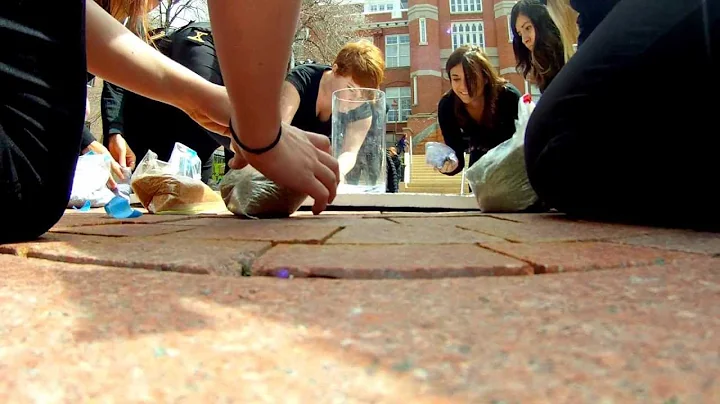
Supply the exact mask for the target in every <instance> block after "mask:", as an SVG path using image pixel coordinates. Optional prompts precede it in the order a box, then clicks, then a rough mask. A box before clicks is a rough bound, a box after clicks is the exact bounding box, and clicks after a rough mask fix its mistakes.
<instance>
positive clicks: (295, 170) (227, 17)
mask: <svg viewBox="0 0 720 404" xmlns="http://www.w3.org/2000/svg"><path fill="white" fill-rule="evenodd" d="M208 6H209V10H210V19H211V21H212V25H213V30H214V39H215V49H216V51H217V55H218V60H219V62H220V69H221V70H222V72H223V81H224V82H225V85H226V86H227V91H228V94H229V96H230V102H231V104H232V106H233V125H234V128H235V129H236V133H237V135H238V136H237V137H238V139H236V140H237V141H233V148H234V149H235V151H236V152H239V153H241V155H242V156H243V157H244V160H246V161H247V162H248V163H249V164H250V165H252V166H253V167H255V168H256V169H257V170H258V171H260V172H261V173H263V174H264V175H265V176H266V177H267V178H269V179H270V180H272V181H275V182H276V183H277V184H279V185H285V186H288V187H289V188H291V189H293V190H295V191H298V192H304V193H306V194H308V195H310V196H311V197H312V198H313V199H314V200H315V205H314V207H313V212H314V213H316V214H318V213H320V212H321V211H322V210H324V209H325V208H326V206H327V204H328V203H330V202H332V200H333V199H334V198H335V193H336V190H337V184H338V163H337V160H335V159H334V158H333V157H332V156H331V155H330V142H329V140H328V139H327V138H326V137H318V136H320V135H316V134H310V133H308V132H304V131H301V130H299V129H297V128H293V127H292V126H289V125H287V124H284V123H282V120H283V112H281V107H280V105H281V104H280V101H281V90H282V86H283V83H284V79H285V75H286V73H287V71H286V67H287V62H288V60H289V58H290V47H291V44H292V39H293V34H294V32H295V27H296V25H297V20H298V15H299V12H300V0H263V1H244V2H237V1H234V0H209V1H208ZM268 22H272V23H268ZM284 112H285V114H286V115H289V110H285V111H284ZM293 115H294V114H293ZM240 143H242V144H240ZM271 145H274V146H273V147H272V148H271V149H270V150H267V151H264V152H262V153H259V154H258V152H256V151H253V149H255V150H257V149H262V148H266V147H268V146H271Z"/></svg>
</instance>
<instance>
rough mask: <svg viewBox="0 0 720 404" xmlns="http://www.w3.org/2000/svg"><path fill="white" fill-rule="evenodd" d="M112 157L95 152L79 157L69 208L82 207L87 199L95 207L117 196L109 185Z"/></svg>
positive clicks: (103, 204)
mask: <svg viewBox="0 0 720 404" xmlns="http://www.w3.org/2000/svg"><path fill="white" fill-rule="evenodd" d="M111 158H112V157H110V156H109V155H107V154H95V153H93V152H90V153H87V154H84V155H82V156H80V157H78V161H77V165H76V166H75V177H74V179H73V186H72V190H71V191H70V200H69V201H68V208H71V207H76V208H79V207H82V206H83V205H84V204H85V202H86V201H89V202H90V206H91V207H93V208H97V207H102V206H105V204H106V203H108V202H109V201H110V200H111V199H112V198H113V197H114V196H115V194H113V192H112V191H110V189H108V187H107V182H108V180H109V179H110V162H111V161H110V159H111Z"/></svg>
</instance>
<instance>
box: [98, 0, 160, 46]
mask: <svg viewBox="0 0 720 404" xmlns="http://www.w3.org/2000/svg"><path fill="white" fill-rule="evenodd" d="M95 2H96V3H97V4H99V5H100V7H102V8H103V9H104V10H105V11H107V12H108V13H109V14H110V15H112V16H113V17H114V18H115V19H116V20H118V21H120V22H124V21H125V20H126V19H127V20H128V24H127V27H128V29H130V30H131V31H132V32H134V33H136V34H138V35H140V37H141V38H143V39H145V40H147V38H148V24H149V21H148V13H150V11H151V10H150V4H151V3H150V0H95ZM139 26H141V27H139ZM138 28H140V32H138Z"/></svg>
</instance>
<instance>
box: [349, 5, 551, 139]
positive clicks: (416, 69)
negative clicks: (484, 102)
mask: <svg viewBox="0 0 720 404" xmlns="http://www.w3.org/2000/svg"><path fill="white" fill-rule="evenodd" d="M515 3H516V1H514V0H365V1H364V13H365V16H366V23H365V25H364V26H363V27H362V36H363V37H364V38H366V39H368V40H371V41H373V43H375V45H377V46H378V47H379V48H380V49H381V50H382V51H383V53H384V54H385V63H386V71H385V81H384V82H383V83H382V89H383V90H385V92H386V94H387V100H388V103H389V104H390V109H391V111H390V113H389V114H388V117H387V121H388V126H387V131H388V133H398V134H402V133H403V132H404V133H408V134H409V135H410V136H413V137H414V138H415V139H417V140H418V141H415V142H414V143H415V146H416V147H418V146H419V145H420V143H421V142H420V141H419V140H423V141H428V140H438V139H440V138H441V137H440V132H439V130H438V129H437V124H436V122H437V103H438V101H439V100H440V97H442V95H443V94H444V93H445V92H446V91H448V90H449V89H450V81H449V79H448V77H447V74H446V72H445V69H444V66H445V62H446V61H447V59H448V57H449V56H450V54H451V53H452V52H453V50H454V49H456V48H457V47H458V46H461V45H464V44H468V43H471V44H474V45H479V46H481V47H483V48H484V49H485V52H486V53H487V55H488V56H489V57H490V60H491V61H492V63H493V65H494V66H495V68H496V69H497V70H498V71H499V72H500V74H501V75H502V76H503V77H505V78H506V79H508V80H509V81H510V82H512V83H513V84H514V85H515V86H516V87H517V88H518V89H519V90H520V91H521V92H526V91H531V92H533V93H537V91H536V90H535V89H534V88H533V89H531V88H530V87H529V86H528V85H527V84H526V82H525V81H524V80H523V78H522V77H521V76H520V75H519V74H517V72H516V71H515V57H514V55H513V50H512V43H511V31H510V24H509V19H510V10H511V9H512V7H513V5H514V4H515Z"/></svg>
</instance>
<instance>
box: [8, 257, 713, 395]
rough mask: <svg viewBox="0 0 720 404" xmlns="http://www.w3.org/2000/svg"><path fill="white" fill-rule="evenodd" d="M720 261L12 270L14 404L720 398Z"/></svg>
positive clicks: (17, 263) (28, 265) (17, 265)
mask: <svg viewBox="0 0 720 404" xmlns="http://www.w3.org/2000/svg"><path fill="white" fill-rule="evenodd" d="M719 262H720V260H712V259H709V258H704V259H702V260H700V259H699V260H693V261H692V262H683V263H682V265H680V264H679V263H676V264H668V265H664V266H656V267H647V268H629V269H627V270H623V271H619V272H617V273H613V272H612V271H597V272H589V273H573V274H560V275H556V276H537V277H497V278H475V279H443V280H415V281H392V280H390V281H388V280H382V281H372V280H368V281H363V282H347V281H326V280H300V279H295V280H291V281H285V280H278V279H269V278H260V277H256V278H248V279H242V280H239V279H232V278H218V277H208V276H193V275H183V274H168V273H157V272H151V271H127V270H120V269H110V268H104V267H97V266H89V265H83V266H78V265H71V264H61V263H52V262H49V261H39V260H24V259H19V258H15V257H0V278H2V279H3V282H2V283H0V308H1V309H0V310H2V315H0V340H2V341H3V347H4V348H5V349H4V350H3V365H4V366H5V368H6V369H13V370H14V371H12V372H6V373H5V374H4V377H2V378H0V401H2V402H29V401H36V399H37V397H40V396H43V397H48V396H49V395H52V397H53V398H54V399H55V400H57V401H63V402H85V401H103V402H116V401H117V402H137V401H146V402H147V401H156V402H177V401H186V402H218V401H220V402H309V403H315V402H318V403H320V402H335V401H338V402H383V403H384V402H387V403H398V402H412V403H425V402H432V403H444V402H448V403H459V402H472V403H492V402H494V403H501V402H504V403H665V404H668V403H718V402H720V384H718V383H717V375H718V374H720V362H718V361H717V335H718V334H719V333H720V293H718V292H720V270H719V269H718V268H720V265H718V263H719ZM159 302H162V304H159ZM38 358H42V360H39V359H38ZM238 383H243V388H241V389H238V388H236V386H237V384H238ZM131 384H132V385H133V386H134V387H135V388H133V389H127V388H126V386H128V385H131Z"/></svg>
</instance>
